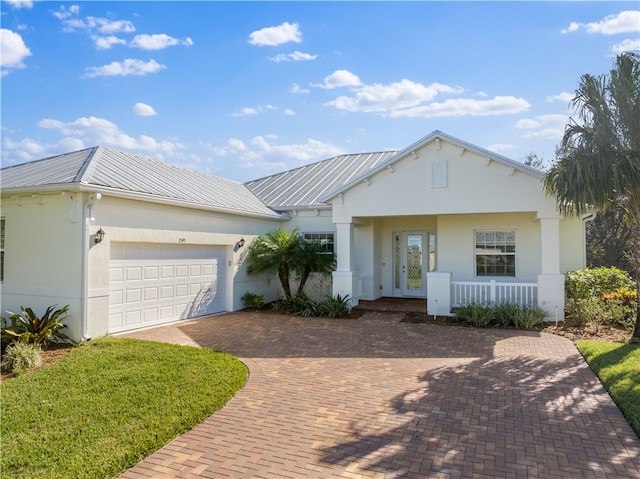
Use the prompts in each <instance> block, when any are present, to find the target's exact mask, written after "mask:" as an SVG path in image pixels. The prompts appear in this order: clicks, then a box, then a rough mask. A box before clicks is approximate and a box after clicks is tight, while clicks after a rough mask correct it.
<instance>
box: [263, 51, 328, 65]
mask: <svg viewBox="0 0 640 479" xmlns="http://www.w3.org/2000/svg"><path fill="white" fill-rule="evenodd" d="M316 58H318V55H311V54H310V53H303V52H299V51H295V52H293V53H281V54H279V55H276V56H275V57H270V58H269V60H271V61H272V62H276V63H280V62H302V61H310V60H315V59H316Z"/></svg>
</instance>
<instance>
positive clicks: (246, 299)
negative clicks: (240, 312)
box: [240, 292, 264, 310]
mask: <svg viewBox="0 0 640 479" xmlns="http://www.w3.org/2000/svg"><path fill="white" fill-rule="evenodd" d="M240 299H241V300H242V304H244V307H245V308H246V309H254V310H260V309H262V308H263V306H264V295H263V294H255V293H249V292H246V293H244V294H243V295H242V297H241V298H240Z"/></svg>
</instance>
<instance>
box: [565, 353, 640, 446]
mask: <svg viewBox="0 0 640 479" xmlns="http://www.w3.org/2000/svg"><path fill="white" fill-rule="evenodd" d="M576 346H577V347H578V349H579V350H580V352H581V353H582V355H583V356H584V357H585V359H586V360H587V362H588V363H589V366H591V369H593V371H595V373H596V374H597V376H598V377H599V378H600V381H602V384H604V387H605V388H606V389H607V391H609V394H610V395H611V397H612V398H613V400H614V401H615V402H616V403H617V404H618V407H619V408H620V409H621V410H622V413H623V414H624V416H625V417H626V418H627V421H629V424H631V427H633V429H634V430H635V431H636V433H637V434H638V435H639V436H640V344H626V345H621V344H620V343H608V342H600V341H576Z"/></svg>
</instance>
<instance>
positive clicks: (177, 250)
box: [109, 244, 226, 332]
mask: <svg viewBox="0 0 640 479" xmlns="http://www.w3.org/2000/svg"><path fill="white" fill-rule="evenodd" d="M113 247H114V249H113V251H115V255H112V258H111V264H110V269H109V271H110V292H109V309H110V310H109V332H118V331H125V330H128V329H135V328H136V327H142V326H148V325H151V324H162V323H166V322H169V321H175V320H178V319H185V318H191V317H196V316H202V315H206V314H213V313H216V312H221V311H224V310H225V288H224V281H225V274H226V273H225V268H224V267H223V266H224V265H225V264H226V249H225V248H224V247H206V246H194V245H180V246H176V245H142V246H141V245H135V246H133V247H130V245H124V246H123V245H118V244H115V245H113Z"/></svg>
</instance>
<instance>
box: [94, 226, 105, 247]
mask: <svg viewBox="0 0 640 479" xmlns="http://www.w3.org/2000/svg"><path fill="white" fill-rule="evenodd" d="M103 239H104V230H103V229H102V228H100V229H99V230H98V231H96V238H95V239H94V241H95V243H96V244H98V243H102V240H103Z"/></svg>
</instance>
